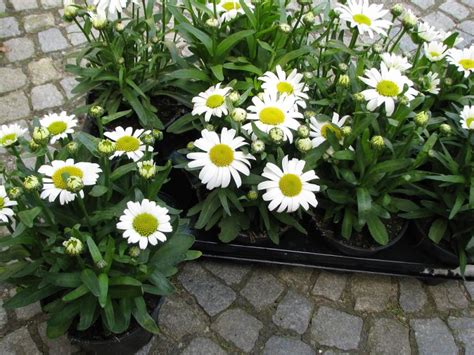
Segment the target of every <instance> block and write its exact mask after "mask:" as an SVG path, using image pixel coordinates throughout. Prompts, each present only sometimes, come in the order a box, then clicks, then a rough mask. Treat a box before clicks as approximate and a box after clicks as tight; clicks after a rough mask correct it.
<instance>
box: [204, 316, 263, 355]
mask: <svg viewBox="0 0 474 355" xmlns="http://www.w3.org/2000/svg"><path fill="white" fill-rule="evenodd" d="M262 328H263V324H262V322H260V321H259V320H258V319H257V318H255V317H253V316H251V315H250V314H248V313H247V312H245V311H243V310H241V309H230V310H228V311H226V312H224V313H222V314H221V315H220V316H219V317H218V318H217V320H216V321H215V322H214V323H213V324H212V329H213V330H214V331H216V332H217V333H219V334H220V335H221V336H222V337H223V338H224V339H225V340H227V341H229V342H231V343H233V344H234V345H235V346H237V347H238V348H239V349H241V350H243V351H245V352H250V351H251V350H252V349H253V347H254V346H255V342H256V341H257V339H258V335H259V332H260V330H261V329H262Z"/></svg>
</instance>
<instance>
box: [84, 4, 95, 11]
mask: <svg viewBox="0 0 474 355" xmlns="http://www.w3.org/2000/svg"><path fill="white" fill-rule="evenodd" d="M86 10H87V12H91V13H92V12H95V10H96V7H95V5H92V4H90V5H87V6H86Z"/></svg>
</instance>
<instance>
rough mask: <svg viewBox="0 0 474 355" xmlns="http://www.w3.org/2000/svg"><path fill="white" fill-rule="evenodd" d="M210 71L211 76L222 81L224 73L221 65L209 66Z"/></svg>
mask: <svg viewBox="0 0 474 355" xmlns="http://www.w3.org/2000/svg"><path fill="white" fill-rule="evenodd" d="M211 71H212V74H214V76H215V77H216V79H217V80H219V81H224V72H223V70H222V65H221V64H217V65H213V66H211Z"/></svg>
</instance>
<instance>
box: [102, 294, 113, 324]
mask: <svg viewBox="0 0 474 355" xmlns="http://www.w3.org/2000/svg"><path fill="white" fill-rule="evenodd" d="M102 314H103V315H104V316H105V317H104V318H105V319H104V320H105V324H106V325H107V327H108V328H109V329H110V330H112V329H114V328H115V312H114V304H113V303H112V299H111V298H110V297H108V298H107V302H105V307H104V309H103V313H102Z"/></svg>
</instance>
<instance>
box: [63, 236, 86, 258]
mask: <svg viewBox="0 0 474 355" xmlns="http://www.w3.org/2000/svg"><path fill="white" fill-rule="evenodd" d="M63 246H64V251H65V252H66V254H68V255H71V256H76V255H79V254H81V253H82V252H83V251H84V244H83V243H82V242H81V241H80V240H79V239H77V238H75V237H71V238H69V239H68V240H65V241H64V242H63Z"/></svg>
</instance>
